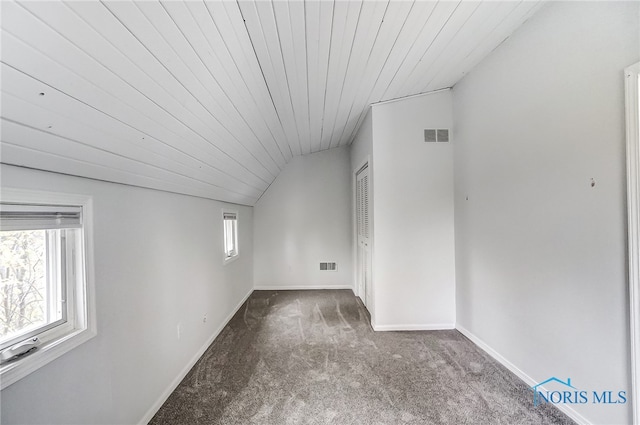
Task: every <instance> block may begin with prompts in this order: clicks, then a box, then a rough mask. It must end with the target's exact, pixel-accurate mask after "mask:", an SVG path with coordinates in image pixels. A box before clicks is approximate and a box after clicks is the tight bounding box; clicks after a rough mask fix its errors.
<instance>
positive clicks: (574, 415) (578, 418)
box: [455, 324, 592, 425]
mask: <svg viewBox="0 0 640 425" xmlns="http://www.w3.org/2000/svg"><path fill="white" fill-rule="evenodd" d="M455 329H457V330H458V332H460V333H461V334H462V335H464V336H466V337H467V338H469V339H470V340H471V342H473V343H474V344H475V345H477V346H478V347H479V348H481V349H482V350H483V351H484V352H485V353H487V354H489V355H490V356H491V357H493V358H494V359H495V360H496V361H497V362H498V363H500V364H501V365H503V366H504V367H506V368H507V369H509V370H510V371H511V372H513V373H514V374H515V375H516V376H517V377H518V378H520V379H522V380H523V381H524V382H525V384H527V385H529V386H531V387H533V386H534V385H536V384H537V382H536V381H535V380H534V379H533V378H532V377H530V376H529V375H527V374H526V373H525V372H524V371H522V370H521V369H520V368H518V367H517V366H516V365H514V364H513V363H511V362H510V361H509V360H507V359H506V358H505V357H504V356H502V355H501V354H500V353H498V352H497V351H496V350H494V349H493V348H491V347H490V346H489V345H488V344H487V343H486V342H484V341H483V340H481V339H480V338H478V337H477V336H475V335H474V334H473V333H471V332H470V331H469V330H467V329H465V328H464V327H462V326H460V325H459V324H456V326H455ZM540 388H542V390H541V391H546V388H544V386H543V387H540ZM532 403H533V400H532ZM554 406H555V407H556V408H558V410H560V411H561V412H562V413H564V414H565V415H567V416H569V417H570V418H571V419H573V420H574V421H575V422H576V423H578V424H580V425H592V424H591V422H589V421H588V420H587V419H585V417H584V416H582V415H581V414H579V413H578V412H576V411H575V410H573V409H572V408H571V407H569V406H568V405H566V404H556V405H554Z"/></svg>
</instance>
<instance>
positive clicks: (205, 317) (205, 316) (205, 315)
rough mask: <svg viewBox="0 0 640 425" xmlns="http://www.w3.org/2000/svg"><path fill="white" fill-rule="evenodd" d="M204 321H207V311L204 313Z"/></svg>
mask: <svg viewBox="0 0 640 425" xmlns="http://www.w3.org/2000/svg"><path fill="white" fill-rule="evenodd" d="M202 323H207V313H205V314H204V317H203V318H202Z"/></svg>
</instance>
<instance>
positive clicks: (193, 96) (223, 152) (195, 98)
mask: <svg viewBox="0 0 640 425" xmlns="http://www.w3.org/2000/svg"><path fill="white" fill-rule="evenodd" d="M100 3H101V4H103V6H104V7H105V9H107V10H108V11H109V13H111V14H112V15H113V17H114V18H115V19H116V20H117V21H118V22H119V23H120V25H122V27H123V28H125V29H126V30H127V31H128V32H129V34H131V36H132V37H134V38H135V39H136V40H137V41H138V43H140V45H141V46H142V47H143V48H144V49H145V50H146V51H147V52H149V54H150V55H151V56H153V57H154V58H155V60H156V61H157V62H158V63H159V64H160V65H161V66H162V67H163V68H164V69H165V70H166V71H167V72H168V73H169V74H170V75H171V76H172V77H173V78H174V79H175V80H176V81H177V82H178V83H179V84H180V85H181V86H182V87H183V88H184V89H185V90H186V91H187V93H189V94H190V95H191V97H192V98H193V99H194V100H196V101H197V102H198V103H199V104H200V106H202V107H203V109H204V110H205V111H207V113H208V114H209V115H211V116H212V117H213V118H214V119H215V120H216V121H217V122H218V123H219V124H220V126H221V128H223V129H225V130H226V131H227V132H228V133H229V134H231V133H230V132H229V130H228V129H227V128H226V127H224V125H222V123H220V121H219V120H218V119H217V118H216V117H215V115H213V114H212V113H211V111H209V110H208V109H207V108H206V107H205V106H204V105H202V103H201V102H200V101H199V99H198V98H197V97H196V96H195V95H194V94H193V93H192V92H191V91H190V90H189V89H187V88H186V87H185V86H184V84H182V83H181V82H180V80H179V79H178V78H177V77H176V76H175V75H174V74H173V72H171V70H169V69H168V68H167V67H166V66H165V65H164V64H163V63H162V61H160V60H159V59H158V57H157V56H156V55H155V54H154V53H153V52H151V51H150V50H149V48H148V47H147V46H146V45H145V44H144V43H143V42H142V41H141V40H140V39H139V38H138V37H137V36H136V35H135V34H134V33H133V32H132V31H131V30H130V29H129V28H128V27H127V26H126V25H125V24H124V23H123V22H122V21H121V20H120V18H118V17H117V16H116V15H115V14H114V13H113V11H111V9H109V8H108V7H107V6H106V5H105V4H104V2H103V0H100ZM141 13H142V12H141ZM142 15H143V16H145V19H146V15H144V13H142ZM151 25H152V26H153V24H151ZM154 28H155V27H154ZM156 31H157V29H156ZM185 126H186V125H185ZM186 127H187V128H188V129H189V130H191V131H192V132H193V133H194V134H196V135H197V136H199V137H200V138H201V139H203V140H204V141H205V142H206V143H207V144H209V145H210V146H212V147H213V148H214V149H215V150H217V151H220V152H221V153H222V154H223V155H225V156H227V157H229V158H230V159H231V160H233V161H234V162H236V163H237V164H238V165H240V166H241V167H242V168H244V169H245V170H247V171H248V172H249V173H250V174H252V175H253V176H254V177H256V178H258V179H260V180H262V181H263V182H265V183H268V182H267V181H266V180H264V179H263V178H262V177H260V176H258V175H257V174H255V173H254V172H253V171H251V170H250V169H249V168H247V167H246V166H245V165H244V164H242V163H241V162H240V161H239V160H238V159H235V158H233V157H232V156H231V155H230V154H228V153H227V152H225V151H223V150H222V149H220V148H219V147H217V146H216V145H214V144H212V143H211V142H209V141H208V140H207V138H206V137H204V136H202V135H201V134H200V133H198V132H196V131H194V130H193V129H192V128H191V127H189V126H186ZM207 128H209V130H211V131H214V132H215V133H218V132H217V131H215V130H214V129H212V128H210V127H208V126H207ZM217 135H218V137H220V138H222V136H220V135H219V134H217ZM231 137H232V139H234V137H233V135H231ZM229 141H231V140H229ZM238 144H239V145H240V146H242V147H243V148H244V149H245V150H247V148H246V147H245V146H244V145H242V144H241V143H239V142H238ZM247 151H248V150H247Z"/></svg>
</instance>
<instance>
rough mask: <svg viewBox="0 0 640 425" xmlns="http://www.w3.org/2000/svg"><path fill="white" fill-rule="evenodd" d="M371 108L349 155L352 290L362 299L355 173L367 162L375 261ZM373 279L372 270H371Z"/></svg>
mask: <svg viewBox="0 0 640 425" xmlns="http://www.w3.org/2000/svg"><path fill="white" fill-rule="evenodd" d="M371 116H372V114H371V108H369V110H368V111H367V115H365V118H364V120H363V121H362V123H361V124H360V127H359V128H358V131H357V133H356V135H355V137H354V139H353V142H352V143H351V145H350V151H349V157H350V160H351V175H350V179H351V220H352V221H353V223H354V225H353V229H352V240H353V254H352V255H353V262H354V267H353V282H354V288H353V289H354V292H355V294H356V295H358V296H359V297H360V298H362V299H363V300H364V298H365V294H364V292H363V293H360V288H359V287H358V285H359V282H358V279H359V278H360V273H359V271H358V265H357V264H356V263H357V261H358V252H357V248H358V244H357V241H358V229H357V228H356V227H357V226H356V224H355V223H356V196H355V193H356V173H357V172H358V170H360V168H362V166H364V164H365V163H366V164H368V167H369V229H370V232H369V247H370V249H371V259H372V261H373V262H375V244H374V239H373V236H374V228H375V219H374V211H373V203H374V201H373V200H374V186H375V184H374V180H375V178H374V174H375V173H374V172H373V170H374V164H373V122H372V118H371ZM371 274H372V278H371V280H372V281H373V280H374V278H373V270H371ZM371 299H375V293H373V292H372V293H371ZM371 304H372V305H369V306H367V309H368V310H369V314H371V317H372V321H374V322H375V315H376V314H375V308H374V306H375V300H374V301H373V302H372V303H371Z"/></svg>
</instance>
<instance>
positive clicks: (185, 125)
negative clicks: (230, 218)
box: [36, 4, 267, 185]
mask: <svg viewBox="0 0 640 425" xmlns="http://www.w3.org/2000/svg"><path fill="white" fill-rule="evenodd" d="M65 6H67V8H69V6H68V5H66V4H65ZM69 10H70V11H71V12H72V13H74V14H75V15H76V16H77V17H78V19H80V20H82V21H83V22H85V23H86V24H87V25H88V26H89V27H91V28H92V29H93V30H94V32H95V33H96V34H97V35H98V36H99V37H101V38H102V39H103V40H105V41H106V42H107V43H108V44H109V45H111V46H112V47H113V48H114V49H116V50H117V51H118V52H120V54H121V55H122V56H123V57H125V58H126V59H127V60H128V61H129V62H130V63H131V64H132V65H133V66H135V67H136V68H137V69H138V70H140V72H142V73H143V74H144V75H146V76H147V77H148V78H149V79H150V80H151V81H152V82H153V83H154V84H155V85H156V86H158V87H160V88H161V89H162V90H163V91H164V92H165V93H167V94H168V95H169V96H170V97H171V98H173V99H174V100H175V101H176V104H179V102H178V100H177V99H176V98H175V96H174V95H173V94H171V93H170V92H168V91H167V90H166V89H164V87H162V85H160V84H159V83H158V82H157V81H156V79H155V78H153V77H152V76H150V75H149V74H148V73H147V72H146V71H145V70H143V69H142V68H140V67H139V66H138V65H137V64H136V63H135V62H133V61H132V60H131V58H129V56H128V55H126V54H125V53H124V52H122V50H120V49H119V48H118V47H117V46H115V45H114V44H113V43H111V41H109V40H108V39H107V38H106V37H105V36H104V35H103V34H102V33H100V32H98V31H97V30H95V28H94V27H93V26H92V25H91V24H90V23H89V22H87V21H86V20H85V19H84V18H83V17H81V16H79V15H78V14H77V13H76V12H75V11H74V10H73V9H71V8H69ZM107 10H108V9H107ZM109 12H110V13H111V11H109ZM112 15H113V14H112ZM114 17H115V16H114ZM36 18H37V17H36ZM115 18H116V19H117V20H118V18H117V17H115ZM118 22H120V21H119V20H118ZM121 24H122V23H121ZM50 28H51V27H50ZM123 28H125V29H127V27H126V26H124V25H123ZM51 29H52V30H53V31H55V32H56V33H58V34H59V35H60V36H61V37H63V38H64V39H65V40H67V41H68V42H69V43H71V44H72V45H73V46H75V47H76V48H77V49H78V50H80V51H82V52H83V53H85V54H86V55H87V56H88V57H90V58H91V59H93V60H94V61H95V62H96V63H98V64H99V65H101V66H102V67H103V68H105V69H106V70H108V71H109V72H111V73H112V74H113V75H115V76H116V77H117V78H119V79H120V80H122V82H124V83H125V84H127V85H128V86H129V87H131V88H132V89H134V90H135V91H137V92H138V93H140V95H142V96H144V97H145V98H147V99H148V100H149V101H150V102H152V103H153V104H155V105H156V106H157V107H158V108H159V109H161V110H163V111H164V112H165V113H167V114H168V115H170V116H171V117H173V118H174V119H175V120H176V122H179V123H180V124H182V126H183V127H184V128H185V129H187V130H189V131H190V132H192V133H193V134H194V135H196V136H197V137H200V138H201V139H203V140H204V141H205V142H206V143H207V144H209V145H211V147H213V148H214V149H215V150H217V151H219V152H220V153H222V154H223V155H226V156H228V157H229V158H230V159H231V160H233V161H234V162H236V163H237V164H238V165H240V166H241V167H243V168H245V169H246V170H247V171H248V172H249V173H251V174H253V175H254V177H256V178H258V179H260V180H262V181H263V182H265V183H267V181H265V180H264V179H262V178H261V177H260V176H258V175H256V174H255V173H253V172H252V171H251V170H249V169H248V168H246V167H244V165H243V164H242V163H240V161H239V160H238V159H236V158H233V157H232V156H231V155H229V154H228V153H226V152H224V151H223V150H222V149H220V148H219V147H217V146H216V145H213V144H212V143H210V142H209V141H208V140H207V139H206V137H204V136H203V135H202V134H200V133H199V132H197V131H195V130H193V129H192V128H191V127H190V126H189V125H187V124H186V123H185V122H184V121H183V120H182V119H180V118H178V117H177V116H176V115H174V113H172V112H170V111H169V110H168V109H166V108H165V107H163V106H162V105H160V104H159V103H158V102H156V101H155V100H153V99H152V98H150V97H149V96H148V95H146V94H145V93H143V92H142V91H140V90H139V89H138V88H137V87H135V86H134V85H132V84H131V83H129V82H128V81H127V80H125V79H124V78H123V77H122V76H120V75H118V74H117V73H116V72H115V71H113V70H112V69H111V68H109V67H108V66H106V65H105V64H103V63H102V62H100V61H99V60H98V59H96V58H95V57H94V56H93V55H91V54H89V53H88V52H86V51H85V50H84V49H82V48H80V47H79V46H78V45H76V44H75V43H73V42H72V41H71V40H69V39H68V38H67V37H65V36H64V35H62V34H60V33H59V32H58V31H56V30H55V29H53V28H51ZM127 31H128V32H129V33H130V34H131V32H130V31H129V30H128V29H127ZM131 35H132V36H133V37H135V35H133V34H131ZM136 40H138V39H137V37H136ZM138 41H139V40H138ZM140 44H141V45H142V46H143V47H145V46H144V45H143V44H142V43H140ZM145 50H147V52H148V53H149V54H150V55H151V56H152V57H153V58H154V59H156V61H158V59H157V58H156V57H155V56H154V55H153V53H151V52H149V51H148V49H146V47H145ZM158 62H159V61H158ZM165 70H166V68H165ZM166 71H167V72H169V74H170V75H171V76H172V77H173V78H174V79H176V77H175V76H174V75H173V74H172V73H171V72H170V71H168V70H166ZM71 72H73V71H71ZM74 73H75V72H74ZM176 81H177V79H176ZM91 84H92V85H95V84H93V83H91ZM189 94H191V93H189ZM192 96H193V95H192ZM123 103H124V102H123ZM125 104H126V103H125ZM127 105H128V104H127ZM129 106H130V107H132V108H133V106H132V105H129ZM183 108H184V107H183ZM184 110H185V112H186V113H188V114H189V115H191V116H192V117H193V118H194V119H196V120H198V121H200V123H202V124H203V125H204V126H205V127H206V128H208V129H209V130H211V131H213V132H215V133H218V132H217V131H216V130H214V129H212V128H210V127H208V126H207V125H206V124H205V123H204V122H203V121H202V120H201V119H200V118H199V117H198V116H196V115H195V114H194V113H193V112H192V111H189V110H188V109H186V108H184ZM145 116H146V115H145ZM146 117H147V118H148V119H150V120H152V121H154V122H157V121H155V119H152V118H150V117H148V116H146ZM132 128H134V127H132ZM165 129H166V130H167V131H168V132H170V133H172V134H174V135H175V136H178V137H181V136H180V135H178V134H177V133H175V132H174V131H173V130H170V129H168V128H165ZM136 130H137V129H136ZM137 131H140V130H137ZM218 136H219V137H221V136H220V135H218ZM150 137H152V136H150ZM230 177H231V176H230ZM238 180H239V179H238ZM239 181H242V180H239ZM242 182H243V183H244V184H247V185H248V184H249V183H247V182H244V181H242Z"/></svg>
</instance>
